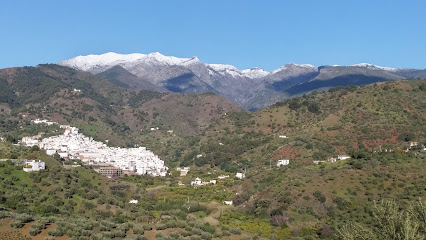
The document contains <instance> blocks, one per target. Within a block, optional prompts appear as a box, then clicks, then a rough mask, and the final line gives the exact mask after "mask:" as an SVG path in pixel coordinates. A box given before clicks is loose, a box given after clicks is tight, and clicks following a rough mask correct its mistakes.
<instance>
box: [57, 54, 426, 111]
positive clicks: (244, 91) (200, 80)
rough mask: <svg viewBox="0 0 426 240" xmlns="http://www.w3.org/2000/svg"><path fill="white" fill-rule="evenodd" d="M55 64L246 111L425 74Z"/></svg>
mask: <svg viewBox="0 0 426 240" xmlns="http://www.w3.org/2000/svg"><path fill="white" fill-rule="evenodd" d="M59 64H60V65H64V66H68V67H71V68H74V69H78V70H83V71H89V72H91V73H95V74H97V73H101V72H104V71H107V70H108V69H112V68H113V70H115V68H116V67H117V66H120V67H122V68H124V69H125V70H127V71H128V72H130V73H131V74H133V75H134V76H136V77H137V78H140V79H141V80H140V81H141V82H143V84H142V83H141V84H142V85H144V86H145V85H146V81H149V82H151V83H152V84H154V85H155V86H157V87H158V88H162V89H166V90H168V91H171V92H178V93H189V92H198V93H200V92H214V93H217V94H219V95H221V96H222V97H225V98H226V99H228V100H230V101H232V102H234V103H235V104H238V105H239V106H241V107H243V108H245V109H250V110H257V109H260V108H263V107H265V106H269V105H271V104H273V103H275V102H277V101H280V100H283V99H286V98H289V97H292V96H295V95H300V94H303V93H307V92H310V91H314V90H325V89H328V88H330V87H336V86H347V85H351V84H352V85H363V84H369V83H374V82H381V81H389V80H400V79H405V78H410V79H417V78H420V79H424V78H426V75H425V74H424V70H416V69H395V68H388V67H380V66H375V65H372V64H368V63H361V64H355V65H352V66H323V67H315V66H313V65H309V64H286V65H285V66H283V67H280V68H278V69H276V70H274V71H272V72H268V71H265V70H263V69H260V68H252V69H245V70H239V69H237V68H236V67H234V66H232V65H226V64H207V63H203V62H201V61H200V60H199V59H198V58H197V57H192V58H177V57H172V56H164V55H162V54H160V53H158V52H157V53H150V54H127V55H126V54H117V53H106V54H102V55H88V56H78V57H75V58H72V59H69V60H65V61H61V62H59ZM110 74H111V73H110V71H109V70H108V72H107V73H106V74H104V75H103V76H105V77H107V76H108V75H110ZM134 76H131V75H129V76H127V77H126V76H125V75H122V77H120V79H121V80H119V81H118V80H117V79H115V80H114V81H115V82H116V83H117V84H122V83H126V82H127V83H129V84H130V83H131V85H132V86H134V87H138V86H137V85H138V83H137V81H138V79H137V78H135V77H134ZM126 78H128V80H126ZM142 79H143V80H142ZM127 85H128V84H127ZM123 86H124V85H123Z"/></svg>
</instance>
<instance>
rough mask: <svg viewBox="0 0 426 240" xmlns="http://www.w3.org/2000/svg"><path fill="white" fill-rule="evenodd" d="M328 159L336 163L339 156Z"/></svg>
mask: <svg viewBox="0 0 426 240" xmlns="http://www.w3.org/2000/svg"><path fill="white" fill-rule="evenodd" d="M328 161H329V162H331V163H334V162H336V161H337V158H329V159H328Z"/></svg>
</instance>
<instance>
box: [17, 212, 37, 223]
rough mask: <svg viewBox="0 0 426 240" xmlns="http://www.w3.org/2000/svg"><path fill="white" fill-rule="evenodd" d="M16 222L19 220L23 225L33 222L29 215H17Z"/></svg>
mask: <svg viewBox="0 0 426 240" xmlns="http://www.w3.org/2000/svg"><path fill="white" fill-rule="evenodd" d="M16 220H19V221H21V222H23V223H27V222H31V221H32V220H33V217H32V216H31V215H29V214H21V215H19V216H18V217H17V218H16Z"/></svg>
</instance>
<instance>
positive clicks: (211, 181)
mask: <svg viewBox="0 0 426 240" xmlns="http://www.w3.org/2000/svg"><path fill="white" fill-rule="evenodd" d="M216 182H217V180H210V182H209V183H211V184H213V185H216Z"/></svg>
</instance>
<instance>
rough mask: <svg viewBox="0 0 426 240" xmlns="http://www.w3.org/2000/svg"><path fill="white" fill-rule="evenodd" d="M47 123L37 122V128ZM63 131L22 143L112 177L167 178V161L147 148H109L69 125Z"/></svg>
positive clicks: (24, 140) (31, 138) (26, 138)
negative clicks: (149, 176)
mask: <svg viewBox="0 0 426 240" xmlns="http://www.w3.org/2000/svg"><path fill="white" fill-rule="evenodd" d="M47 122H48V121H45V120H34V121H33V123H35V124H47ZM49 123H51V122H49ZM55 124H56V123H55ZM60 127H61V128H63V129H64V130H65V131H64V133H63V134H62V135H59V136H54V137H49V138H44V139H42V140H40V136H33V137H24V138H23V139H22V141H21V142H22V144H24V145H26V146H28V147H32V146H39V147H40V148H41V149H44V150H46V153H47V154H48V155H55V154H58V155H59V156H60V157H61V158H63V159H66V160H81V161H82V162H83V163H84V164H87V165H94V166H97V168H96V169H95V170H96V171H98V172H100V173H101V174H104V175H107V176H109V177H116V176H120V175H121V174H123V173H127V174H139V175H145V174H148V175H151V176H163V177H164V176H166V175H167V170H168V168H167V167H166V166H165V165H164V161H163V160H161V159H160V158H159V157H158V156H157V155H155V154H154V153H153V152H151V151H149V150H147V149H146V148H145V147H138V148H119V147H109V146H107V145H106V144H105V143H102V142H98V141H95V140H93V138H90V137H86V136H84V135H83V134H82V133H79V131H78V128H75V127H71V126H68V125H61V126H60Z"/></svg>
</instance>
